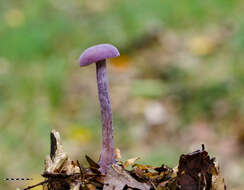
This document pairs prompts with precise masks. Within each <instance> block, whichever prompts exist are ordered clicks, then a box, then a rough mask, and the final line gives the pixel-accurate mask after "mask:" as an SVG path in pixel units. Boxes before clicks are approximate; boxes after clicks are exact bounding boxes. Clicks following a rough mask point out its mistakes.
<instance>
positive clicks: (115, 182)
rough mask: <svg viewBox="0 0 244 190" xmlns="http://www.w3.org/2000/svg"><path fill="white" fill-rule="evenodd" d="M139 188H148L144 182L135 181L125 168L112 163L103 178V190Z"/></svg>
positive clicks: (147, 189)
mask: <svg viewBox="0 0 244 190" xmlns="http://www.w3.org/2000/svg"><path fill="white" fill-rule="evenodd" d="M123 189H135V190H136V189H140V190H149V189H150V186H149V185H147V184H146V183H140V182H138V181H136V180H135V179H134V178H133V177H132V176H131V175H130V174H129V173H128V172H127V171H126V170H124V169H123V168H122V167H121V166H119V165H116V164H114V165H112V167H110V168H108V170H107V174H106V176H105V179H104V187H103V190H123Z"/></svg>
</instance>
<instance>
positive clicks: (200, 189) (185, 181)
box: [177, 149, 214, 190]
mask: <svg viewBox="0 0 244 190" xmlns="http://www.w3.org/2000/svg"><path fill="white" fill-rule="evenodd" d="M213 168H214V158H213V159H210V157H209V155H208V152H206V151H205V150H204V149H203V150H197V151H195V152H192V153H189V154H185V155H184V154H183V155H181V157H180V161H179V166H178V173H177V182H178V185H179V186H180V187H181V189H182V190H210V189H211V187H212V175H213V174H212V171H213Z"/></svg>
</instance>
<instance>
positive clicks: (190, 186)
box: [24, 130, 227, 190]
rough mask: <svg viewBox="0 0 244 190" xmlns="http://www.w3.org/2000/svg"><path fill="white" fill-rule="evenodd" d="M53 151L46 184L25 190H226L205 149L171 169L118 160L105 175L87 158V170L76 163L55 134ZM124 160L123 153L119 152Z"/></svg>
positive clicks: (48, 159) (52, 135)
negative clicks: (36, 189) (36, 188)
mask: <svg viewBox="0 0 244 190" xmlns="http://www.w3.org/2000/svg"><path fill="white" fill-rule="evenodd" d="M50 138H51V151H50V155H48V156H47V157H46V159H45V170H44V173H43V174H42V176H43V177H44V178H45V180H44V181H43V182H40V183H38V184H36V185H33V186H29V187H27V188H25V189H24V190H28V189H33V188H34V187H36V186H40V185H42V186H43V190H102V189H104V190H226V189H227V188H226V185H225V183H224V178H223V177H222V176H221V173H220V169H219V165H218V163H217V161H216V159H215V158H210V156H209V155H208V152H207V151H206V150H205V147H204V145H202V149H201V150H197V151H194V152H191V153H188V154H183V155H181V156H180V159H179V164H178V166H176V167H175V168H170V167H168V166H166V165H165V164H162V165H161V166H159V167H154V166H151V165H142V164H138V163H136V161H137V160H138V159H139V157H135V158H131V159H128V160H126V161H124V162H123V161H121V160H117V163H116V164H113V165H112V166H111V167H109V168H108V169H107V173H106V174H105V175H104V174H102V173H101V172H100V170H99V165H98V163H97V162H95V161H94V160H92V159H91V158H90V157H89V156H87V155H86V156H85V157H86V160H87V162H88V164H89V167H88V168H85V167H84V166H83V165H82V164H80V163H79V161H75V162H74V161H72V160H71V159H70V158H69V156H68V154H67V153H66V152H64V150H63V148H62V144H61V139H60V135H59V133H58V132H57V131H55V130H52V131H51V135H50ZM116 151H117V152H119V153H117V154H119V156H118V157H117V158H121V155H120V151H119V150H116ZM129 166H131V169H128V168H129Z"/></svg>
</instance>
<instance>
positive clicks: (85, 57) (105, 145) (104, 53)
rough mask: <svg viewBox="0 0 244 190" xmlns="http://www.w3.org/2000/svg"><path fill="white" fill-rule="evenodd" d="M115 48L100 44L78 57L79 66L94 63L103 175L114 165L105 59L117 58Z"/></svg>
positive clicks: (117, 52) (110, 109)
mask: <svg viewBox="0 0 244 190" xmlns="http://www.w3.org/2000/svg"><path fill="white" fill-rule="evenodd" d="M119 55H120V54H119V51H118V49H117V48H116V47H114V46H113V45H110V44H100V45H95V46H92V47H90V48H88V49H86V50H85V51H84V52H83V53H82V54H81V56H80V59H79V63H80V66H87V65H90V64H91V63H94V62H95V63H96V70H97V88H98V95H99V101H100V105H101V115H102V150H101V155H100V160H99V166H100V171H101V172H102V173H103V174H105V173H106V169H107V168H108V167H109V166H111V165H112V164H113V163H115V155H114V143H113V121H112V107H111V103H110V98H109V92H108V79H107V72H106V59H107V58H113V57H117V56H119Z"/></svg>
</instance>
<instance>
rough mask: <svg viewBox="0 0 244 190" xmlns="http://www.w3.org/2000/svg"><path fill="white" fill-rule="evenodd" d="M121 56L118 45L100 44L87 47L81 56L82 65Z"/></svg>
mask: <svg viewBox="0 0 244 190" xmlns="http://www.w3.org/2000/svg"><path fill="white" fill-rule="evenodd" d="M117 56H120V54H119V51H118V49H117V48H116V47H114V46H113V45H111V44H99V45H95V46H92V47H90V48H87V49H86V50H85V51H84V52H83V53H82V54H81V56H80V59H79V63H80V66H81V67H82V66H86V65H90V64H92V63H94V62H98V61H101V60H105V59H107V58H113V57H117Z"/></svg>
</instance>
